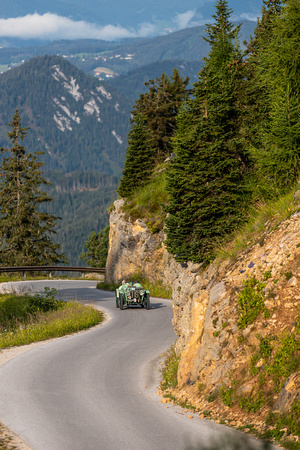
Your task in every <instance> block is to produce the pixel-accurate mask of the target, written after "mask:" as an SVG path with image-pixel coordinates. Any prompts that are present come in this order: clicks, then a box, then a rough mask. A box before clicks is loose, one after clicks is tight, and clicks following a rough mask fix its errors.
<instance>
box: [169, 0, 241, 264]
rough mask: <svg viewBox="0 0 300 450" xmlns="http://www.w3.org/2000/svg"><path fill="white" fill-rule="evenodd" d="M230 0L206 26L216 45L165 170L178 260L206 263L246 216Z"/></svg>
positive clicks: (237, 55) (222, 1)
mask: <svg viewBox="0 0 300 450" xmlns="http://www.w3.org/2000/svg"><path fill="white" fill-rule="evenodd" d="M230 14H231V10H230V9H229V8H228V5H227V2H226V1H225V0H218V1H217V3H216V14H215V15H214V16H213V17H214V18H215V23H214V24H212V25H208V26H207V35H208V37H207V38H206V39H207V40H208V42H209V43H210V45H211V51H210V53H209V56H208V57H207V58H205V60H204V61H205V66H204V68H203V69H202V70H201V72H200V73H199V80H198V82H197V83H195V85H194V89H193V91H192V97H193V98H192V99H191V100H190V101H189V102H187V104H186V105H185V106H184V107H183V108H182V110H181V112H180V113H179V115H178V124H177V126H178V130H177V133H176V136H175V138H174V151H175V153H176V155H177V159H175V161H174V162H173V163H172V165H171V169H170V171H169V172H168V178H167V180H168V181H167V189H168V192H169V204H168V206H167V208H166V211H167V212H168V213H169V215H168V218H167V221H166V226H167V240H166V245H167V248H168V250H169V251H170V253H172V254H174V255H175V257H176V259H177V260H178V261H188V260H191V261H194V262H205V263H207V262H209V261H210V260H211V259H212V258H213V249H214V247H215V246H216V244H218V242H219V241H220V240H222V239H223V238H224V236H226V235H228V234H229V233H230V232H232V231H233V230H234V229H235V228H236V227H237V225H238V224H239V223H240V222H241V221H242V220H244V218H245V210H246V199H247V193H246V189H245V186H244V184H245V180H244V178H245V172H246V171H247V167H248V164H249V161H248V155H247V152H246V151H245V149H244V142H243V138H242V134H241V117H242V114H241V111H242V105H241V92H242V90H243V87H244V70H243V61H242V57H241V53H240V50H239V47H238V40H237V38H238V32H239V27H233V25H232V24H231V23H230V21H229V17H230Z"/></svg>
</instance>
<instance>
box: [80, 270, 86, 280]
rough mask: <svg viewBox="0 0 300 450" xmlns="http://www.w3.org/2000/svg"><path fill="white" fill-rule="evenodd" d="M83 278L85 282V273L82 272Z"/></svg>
mask: <svg viewBox="0 0 300 450" xmlns="http://www.w3.org/2000/svg"><path fill="white" fill-rule="evenodd" d="M81 278H82V279H83V280H84V278H85V273H84V272H82V275H81Z"/></svg>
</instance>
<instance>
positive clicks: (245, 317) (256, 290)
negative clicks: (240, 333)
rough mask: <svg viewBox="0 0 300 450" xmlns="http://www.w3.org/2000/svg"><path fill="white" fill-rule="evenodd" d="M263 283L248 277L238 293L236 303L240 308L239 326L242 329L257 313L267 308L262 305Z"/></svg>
mask: <svg viewBox="0 0 300 450" xmlns="http://www.w3.org/2000/svg"><path fill="white" fill-rule="evenodd" d="M265 286H266V284H265V283H260V282H258V281H257V280H256V278H248V279H247V280H245V281H244V288H243V289H242V291H241V292H240V293H239V295H238V305H239V309H240V319H239V321H238V326H239V328H242V329H243V330H244V329H245V328H247V327H248V325H250V324H251V323H253V322H254V320H255V319H256V318H257V317H258V316H259V314H260V313H261V312H262V311H264V312H266V311H267V309H266V307H265V306H264V295H263V292H262V291H263V289H264V288H265Z"/></svg>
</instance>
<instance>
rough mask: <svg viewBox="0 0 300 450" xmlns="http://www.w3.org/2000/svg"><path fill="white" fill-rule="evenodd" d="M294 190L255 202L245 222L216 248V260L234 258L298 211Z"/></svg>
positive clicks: (297, 201) (261, 240)
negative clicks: (268, 199)
mask: <svg viewBox="0 0 300 450" xmlns="http://www.w3.org/2000/svg"><path fill="white" fill-rule="evenodd" d="M296 190H298V188H296V189H295V188H294V189H293V190H291V191H290V192H289V193H288V194H285V195H283V196H281V197H279V198H278V197H277V196H275V198H274V200H273V201H268V202H261V203H258V204H256V206H255V207H253V208H252V209H251V210H250V212H249V218H248V221H247V223H246V224H245V225H243V226H242V227H241V228H240V229H239V230H237V231H236V232H235V233H234V234H233V235H232V236H230V239H229V240H228V242H227V244H224V245H221V246H220V247H219V248H218V249H216V252H215V254H216V258H217V260H218V261H220V262H221V261H224V260H225V259H228V258H236V257H237V255H238V254H239V253H240V252H242V251H244V250H246V249H247V248H249V247H251V246H253V245H254V244H256V243H257V242H261V243H262V242H263V239H264V235H265V234H266V233H267V232H269V231H271V230H273V229H275V228H276V227H277V226H278V225H279V224H280V223H281V222H282V221H284V220H286V219H289V218H290V216H291V215H292V214H293V213H295V212H297V211H299V206H300V205H299V198H298V200H297V199H296V200H295V201H293V200H294V194H295V191H296Z"/></svg>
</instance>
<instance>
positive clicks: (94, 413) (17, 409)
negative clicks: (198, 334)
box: [0, 281, 276, 450]
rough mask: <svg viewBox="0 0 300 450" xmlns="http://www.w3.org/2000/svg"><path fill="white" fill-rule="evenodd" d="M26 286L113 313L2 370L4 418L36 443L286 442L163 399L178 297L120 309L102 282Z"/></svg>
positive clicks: (112, 449) (110, 449)
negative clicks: (263, 438)
mask: <svg viewBox="0 0 300 450" xmlns="http://www.w3.org/2000/svg"><path fill="white" fill-rule="evenodd" d="M24 285H25V286H27V287H28V286H33V287H32V289H33V290H43V288H44V286H45V285H47V286H50V287H56V288H58V289H59V294H60V296H61V297H62V298H64V299H75V300H79V301H84V302H86V303H91V304H94V305H95V306H97V307H99V308H101V309H103V310H104V311H105V312H106V314H107V317H108V318H109V320H107V321H106V322H105V324H103V325H102V326H100V327H96V328H94V329H91V330H88V331H86V332H82V333H78V334H76V335H72V336H69V337H65V338H61V339H58V340H54V341H51V342H47V343H45V344H42V345H41V346H39V347H36V348H34V349H31V350H29V351H27V352H25V353H23V354H21V355H19V356H18V357H16V358H14V359H12V360H10V361H9V362H7V363H6V364H4V365H3V366H2V367H1V368H0V421H1V422H2V423H3V424H5V425H6V426H7V427H9V428H10V429H11V430H12V431H13V432H14V433H16V434H17V435H18V436H20V438H21V439H22V440H23V441H25V442H26V443H27V444H28V445H29V447H30V448H31V449H33V450H77V449H78V450H98V449H99V450H102V449H103V450H104V449H105V450H129V449H130V450H165V449H172V450H173V449H174V450H177V449H178V450H183V449H184V450H188V449H189V450H196V449H199V450H200V449H203V450H204V449H206V450H207V449H211V450H212V449H222V450H225V449H243V450H247V449H263V448H276V447H273V446H272V447H265V446H264V444H263V443H261V442H260V441H258V440H256V439H254V438H250V437H248V436H247V435H245V434H243V433H241V432H238V431H236V430H233V429H230V428H227V427H225V426H222V425H217V424H215V423H213V422H211V421H209V420H205V419H199V417H198V416H197V415H196V414H194V415H193V418H192V419H191V418H190V417H188V416H190V415H191V413H184V412H183V410H181V409H180V408H179V407H175V406H170V405H168V406H167V407H166V405H164V404H162V403H161V401H160V400H161V399H160V397H159V396H158V395H157V394H156V390H157V386H158V384H159V377H160V370H159V368H160V367H161V361H160V360H161V355H162V353H163V352H164V351H165V350H166V349H167V348H168V347H169V346H170V345H171V344H172V343H174V341H175V335H174V331H173V328H172V323H171V320H172V315H173V314H172V305H171V302H170V301H168V300H162V299H151V308H150V310H149V311H147V310H146V309H141V308H140V307H132V308H125V309H124V310H123V311H120V310H119V309H117V308H116V307H115V298H114V293H111V292H104V291H99V290H97V289H96V288H95V286H96V282H90V281H72V282H70V281H50V282H49V281H47V282H41V281H39V282H34V284H33V283H32V282H24V283H23V282H21V283H19V284H17V286H18V289H20V286H24ZM22 290H23V287H22Z"/></svg>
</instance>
